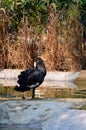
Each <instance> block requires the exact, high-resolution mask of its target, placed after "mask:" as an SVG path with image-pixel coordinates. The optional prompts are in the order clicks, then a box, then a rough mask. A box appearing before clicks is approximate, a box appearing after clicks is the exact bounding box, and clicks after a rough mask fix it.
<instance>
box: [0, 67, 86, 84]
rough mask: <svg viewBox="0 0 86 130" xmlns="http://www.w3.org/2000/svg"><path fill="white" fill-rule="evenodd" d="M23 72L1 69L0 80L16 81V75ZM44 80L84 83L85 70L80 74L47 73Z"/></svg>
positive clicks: (85, 78)
mask: <svg viewBox="0 0 86 130" xmlns="http://www.w3.org/2000/svg"><path fill="white" fill-rule="evenodd" d="M21 71H23V70H22V69H3V70H0V79H17V77H18V75H19V74H20V73H21ZM45 80H48V81H49V80H50V81H52V80H55V81H68V82H69V81H70V82H74V81H78V80H79V81H83V80H84V81H85V80H86V70H81V71H80V72H60V71H48V72H47V75H46V77H45Z"/></svg>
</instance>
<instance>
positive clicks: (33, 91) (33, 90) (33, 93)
mask: <svg viewBox="0 0 86 130" xmlns="http://www.w3.org/2000/svg"><path fill="white" fill-rule="evenodd" d="M34 98H35V88H33V89H32V99H34Z"/></svg>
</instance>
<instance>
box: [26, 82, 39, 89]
mask: <svg viewBox="0 0 86 130" xmlns="http://www.w3.org/2000/svg"><path fill="white" fill-rule="evenodd" d="M38 85H39V83H38V82H37V83H36V84H32V85H30V86H27V87H28V88H34V87H37V86H38Z"/></svg>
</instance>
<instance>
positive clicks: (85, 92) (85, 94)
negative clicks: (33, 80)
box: [0, 79, 86, 100]
mask: <svg viewBox="0 0 86 130" xmlns="http://www.w3.org/2000/svg"><path fill="white" fill-rule="evenodd" d="M15 85H16V80H4V79H1V80H0V99H1V100H4V99H21V97H22V93H21V92H16V91H15V90H14V87H15ZM31 95H32V91H31V90H30V91H27V92H25V96H26V97H27V99H28V98H31ZM35 97H36V98H86V81H77V82H76V83H72V82H59V81H44V82H43V84H42V85H41V86H40V87H38V88H37V89H36V91H35Z"/></svg>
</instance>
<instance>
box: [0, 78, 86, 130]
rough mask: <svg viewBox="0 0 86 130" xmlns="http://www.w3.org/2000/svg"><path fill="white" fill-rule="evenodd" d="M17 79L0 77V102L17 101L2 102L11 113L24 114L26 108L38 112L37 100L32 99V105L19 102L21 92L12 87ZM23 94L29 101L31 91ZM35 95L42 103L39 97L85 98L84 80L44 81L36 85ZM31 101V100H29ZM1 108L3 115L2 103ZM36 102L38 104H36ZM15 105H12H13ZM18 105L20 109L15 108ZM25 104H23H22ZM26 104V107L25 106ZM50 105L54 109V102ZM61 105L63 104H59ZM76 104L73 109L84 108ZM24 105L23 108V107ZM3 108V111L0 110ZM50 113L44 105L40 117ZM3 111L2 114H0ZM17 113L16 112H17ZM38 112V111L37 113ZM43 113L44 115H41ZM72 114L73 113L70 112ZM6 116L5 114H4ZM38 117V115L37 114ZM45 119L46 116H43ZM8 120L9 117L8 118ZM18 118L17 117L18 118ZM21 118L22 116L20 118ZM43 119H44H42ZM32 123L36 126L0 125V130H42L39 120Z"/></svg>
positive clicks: (84, 108) (84, 107)
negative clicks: (73, 81)
mask: <svg viewBox="0 0 86 130" xmlns="http://www.w3.org/2000/svg"><path fill="white" fill-rule="evenodd" d="M16 83H17V81H16V80H4V79H0V101H1V104H2V102H3V104H4V101H6V100H10V101H11V100H12V101H14V102H15V101H16V102H17V101H19V104H17V105H16V104H15V105H14V102H13V103H11V104H10V103H9V101H8V102H6V104H4V105H5V106H6V107H7V108H9V113H10V114H13V113H15V114H16V112H17V111H18V113H19V112H21V113H20V115H22V114H25V113H24V112H25V111H26V108H28V109H27V112H30V113H31V112H32V111H30V109H31V108H32V110H33V111H36V112H37V111H38V112H39V110H38V109H39V104H38V102H37V103H36V101H34V103H33V105H32V104H29V105H28V104H26V103H27V102H22V104H20V100H21V99H22V93H21V92H16V91H15V90H14V87H15V85H16ZM25 96H26V98H27V101H29V99H30V98H31V96H32V91H27V92H25ZM35 97H36V98H38V101H40V102H41V103H42V100H39V99H41V98H42V99H44V100H46V99H50V100H51V99H56V98H83V99H84V98H86V81H77V82H75V83H72V82H58V81H44V82H43V84H42V85H41V86H40V87H38V88H37V89H36V92H35ZM30 103H32V102H30ZM1 104H0V106H2V108H3V109H2V108H1V109H0V111H1V113H0V114H1V115H3V114H4V113H5V112H4V107H3V105H1ZM37 104H38V105H37ZM47 104H48V102H47V103H46V106H47ZM12 105H13V106H15V107H13V106H12ZM19 105H20V107H22V109H19V110H16V108H19ZM24 105H25V106H24ZM27 106H28V107H27ZM50 106H51V107H53V108H52V109H54V104H53V105H50ZM61 106H63V105H61ZM76 106H77V105H75V106H74V108H73V109H78V110H79V109H80V110H86V105H83V106H78V107H77V108H76ZM23 107H24V109H23ZM14 108H15V111H14ZM57 108H58V106H57V107H56V111H57V110H58V109H57ZM41 109H44V106H43V107H41ZM2 110H3V111H2ZM48 110H49V111H50V113H51V109H50V108H48V109H47V107H46V110H45V113H42V114H41V115H42V117H41V118H45V117H46V114H47V115H49V111H48ZM2 112H3V114H2ZM27 112H26V115H27ZM18 113H17V114H18ZM39 114H40V113H39ZM43 114H44V115H43ZM26 115H25V119H26ZM33 115H34V114H33ZM72 115H73V114H72ZM4 116H5V114H4ZM6 117H7V116H6ZM14 117H16V116H12V118H14ZM38 117H40V116H38ZM41 118H40V119H41ZM45 119H46V120H47V119H48V118H45ZM8 120H9V119H8ZM18 120H19V119H18ZM20 120H22V118H21V119H20ZM43 121H44V119H43ZM34 124H35V125H36V127H37V128H36V127H35V128H34V125H33V126H32V124H31V127H30V125H28V126H27V125H19V126H17V125H14V124H13V125H12V124H11V125H9V124H7V125H5V124H4V125H2V124H1V125H0V130H42V127H41V122H40V123H39V122H38V126H37V123H35V122H34Z"/></svg>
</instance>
